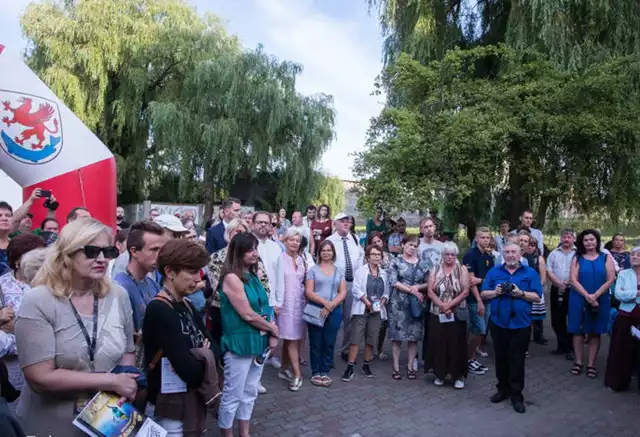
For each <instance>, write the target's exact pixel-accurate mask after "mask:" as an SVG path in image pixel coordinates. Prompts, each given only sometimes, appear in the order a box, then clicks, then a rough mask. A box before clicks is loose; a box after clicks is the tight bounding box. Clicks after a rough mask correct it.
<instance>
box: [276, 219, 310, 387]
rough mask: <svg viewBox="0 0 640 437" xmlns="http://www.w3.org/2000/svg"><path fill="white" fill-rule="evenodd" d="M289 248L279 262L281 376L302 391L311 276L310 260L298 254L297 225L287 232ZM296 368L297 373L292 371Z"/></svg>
mask: <svg viewBox="0 0 640 437" xmlns="http://www.w3.org/2000/svg"><path fill="white" fill-rule="evenodd" d="M282 241H283V243H284V245H285V248H286V251H285V252H283V253H282V255H280V258H278V261H277V263H276V284H275V290H274V291H275V293H276V305H275V312H276V316H277V320H278V329H279V333H280V334H279V335H280V338H281V339H283V340H284V344H283V347H282V369H281V370H280V373H278V377H279V378H280V379H283V380H285V381H288V382H289V390H291V391H298V390H299V389H300V387H301V386H302V373H301V372H300V340H302V338H303V336H304V322H303V321H302V312H303V310H304V305H305V290H304V281H305V278H306V275H307V269H308V266H307V263H306V261H305V259H304V257H302V256H300V255H299V254H298V249H299V248H300V243H301V241H302V234H301V233H300V231H299V230H298V229H296V228H289V229H287V232H285V234H284V238H283V240H282ZM288 367H291V370H289V369H288ZM292 371H293V373H292Z"/></svg>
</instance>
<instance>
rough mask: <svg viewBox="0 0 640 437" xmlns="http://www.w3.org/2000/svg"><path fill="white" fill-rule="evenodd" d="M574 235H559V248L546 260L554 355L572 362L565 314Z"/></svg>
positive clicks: (563, 232)
mask: <svg viewBox="0 0 640 437" xmlns="http://www.w3.org/2000/svg"><path fill="white" fill-rule="evenodd" d="M575 241H576V237H575V234H574V232H573V230H572V229H565V230H563V231H562V233H561V234H560V246H559V247H557V248H556V249H554V250H552V251H551V253H550V254H549V258H547V273H548V274H549V280H550V281H551V293H550V294H551V296H550V297H551V299H550V300H551V303H550V307H551V326H552V327H553V332H555V334H556V338H557V339H558V347H557V348H556V349H555V350H554V351H553V352H552V353H553V354H554V355H563V354H564V355H566V357H567V359H568V360H573V359H574V358H573V351H572V349H573V348H572V338H571V335H570V334H569V333H568V332H567V313H568V311H569V277H570V275H569V272H570V270H571V262H572V261H573V258H574V257H575V255H576V249H575V247H574V243H575Z"/></svg>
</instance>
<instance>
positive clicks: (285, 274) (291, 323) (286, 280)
mask: <svg viewBox="0 0 640 437" xmlns="http://www.w3.org/2000/svg"><path fill="white" fill-rule="evenodd" d="M278 262H279V264H280V266H279V269H278V270H279V273H280V275H281V276H282V277H281V278H280V279H281V281H278V282H280V283H281V284H282V285H281V286H282V288H283V289H284V299H283V300H282V305H281V306H280V315H279V316H278V331H279V334H280V338H282V339H283V340H301V339H302V338H303V336H304V322H303V321H302V310H303V309H304V305H305V297H304V278H305V266H304V262H303V261H302V257H300V256H298V257H296V264H297V269H294V265H293V259H292V258H291V257H290V256H289V255H287V254H286V253H283V254H282V255H281V256H280V259H279V260H278Z"/></svg>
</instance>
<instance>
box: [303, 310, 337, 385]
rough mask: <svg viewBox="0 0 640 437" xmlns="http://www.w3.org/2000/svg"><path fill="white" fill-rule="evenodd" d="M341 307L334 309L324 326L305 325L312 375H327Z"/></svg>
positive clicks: (331, 362) (331, 359)
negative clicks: (307, 332)
mask: <svg viewBox="0 0 640 437" xmlns="http://www.w3.org/2000/svg"><path fill="white" fill-rule="evenodd" d="M343 311H344V310H343V308H342V306H339V307H338V308H336V309H334V310H333V311H332V312H331V314H329V316H327V320H326V321H325V322H324V326H323V327H322V328H321V327H319V326H315V325H312V324H310V323H308V324H307V327H308V331H309V361H310V362H311V374H312V375H327V374H328V373H329V370H331V365H332V364H333V354H334V350H335V345H336V337H337V336H338V330H339V329H340V323H341V322H342V314H343Z"/></svg>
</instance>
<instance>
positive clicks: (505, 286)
mask: <svg viewBox="0 0 640 437" xmlns="http://www.w3.org/2000/svg"><path fill="white" fill-rule="evenodd" d="M515 288H516V286H515V285H513V282H510V281H507V282H503V283H502V294H511V293H513V290H515Z"/></svg>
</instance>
